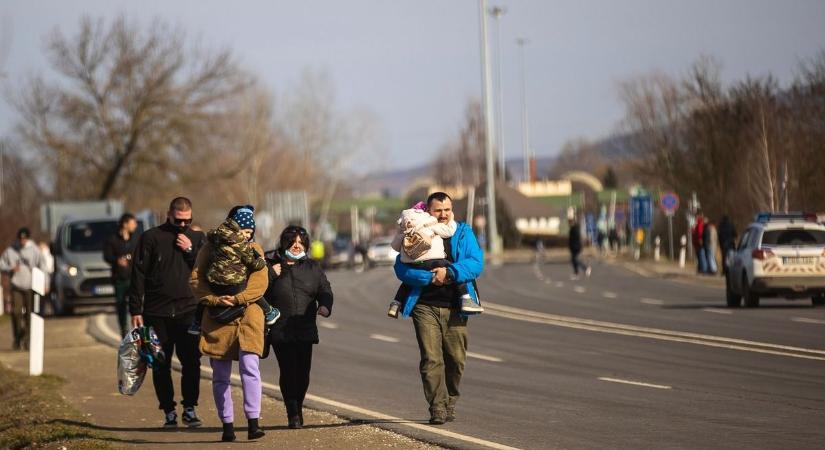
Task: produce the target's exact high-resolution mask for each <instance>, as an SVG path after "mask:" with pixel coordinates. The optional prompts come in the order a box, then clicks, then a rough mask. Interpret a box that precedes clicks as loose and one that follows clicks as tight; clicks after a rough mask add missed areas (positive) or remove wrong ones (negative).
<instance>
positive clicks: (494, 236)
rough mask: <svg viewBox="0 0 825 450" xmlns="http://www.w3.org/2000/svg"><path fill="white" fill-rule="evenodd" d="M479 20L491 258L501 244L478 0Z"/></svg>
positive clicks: (483, 7)
mask: <svg viewBox="0 0 825 450" xmlns="http://www.w3.org/2000/svg"><path fill="white" fill-rule="evenodd" d="M478 7H479V18H480V20H481V27H480V28H481V82H482V91H483V95H482V102H483V106H484V119H485V120H484V127H485V133H484V134H485V140H484V145H485V150H486V154H487V213H488V216H489V217H487V229H488V232H487V234H488V236H487V242H489V250H490V255H491V256H494V257H495V256H498V255H500V254H501V243H500V242H499V238H498V225H497V224H496V187H495V184H496V180H495V169H494V165H495V159H494V157H493V142H494V141H495V127H493V120H494V112H493V104H492V102H491V101H490V100H491V99H490V97H491V95H490V93H491V91H492V73H491V72H492V70H491V69H490V47H489V45H488V44H487V0H478Z"/></svg>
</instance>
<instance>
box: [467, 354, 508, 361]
mask: <svg viewBox="0 0 825 450" xmlns="http://www.w3.org/2000/svg"><path fill="white" fill-rule="evenodd" d="M467 357H468V358H475V359H480V360H482V361H490V362H498V363H500V362H504V360H503V359H501V358H496V357H495V356H487V355H482V354H481V353H473V352H467Z"/></svg>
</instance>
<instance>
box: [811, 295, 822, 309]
mask: <svg viewBox="0 0 825 450" xmlns="http://www.w3.org/2000/svg"><path fill="white" fill-rule="evenodd" d="M811 304H812V305H813V306H825V294H819V295H814V296H813V297H811Z"/></svg>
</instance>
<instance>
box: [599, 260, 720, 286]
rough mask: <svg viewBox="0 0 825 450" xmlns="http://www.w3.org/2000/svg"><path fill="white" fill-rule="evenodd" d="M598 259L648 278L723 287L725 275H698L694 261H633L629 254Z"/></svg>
mask: <svg viewBox="0 0 825 450" xmlns="http://www.w3.org/2000/svg"><path fill="white" fill-rule="evenodd" d="M598 258H599V260H600V261H602V262H605V263H607V264H613V265H616V266H620V267H624V268H625V269H627V270H630V271H631V272H634V273H636V274H638V275H641V276H644V277H650V278H664V279H668V280H674V281H679V282H682V283H690V284H694V285H695V284H700V285H703V286H709V287H716V288H724V287H725V277H723V276H721V274H719V273H717V274H716V275H699V274H698V273H696V266H695V264H694V263H691V262H687V263H686V264H685V267H683V268H682V267H679V264H678V263H677V262H674V261H670V260H667V259H664V258H663V259H661V260H659V261H654V260H653V259H650V258H643V259H640V260H638V261H635V260H634V259H633V257H632V256H631V255H629V254H619V255H617V256H607V257H598Z"/></svg>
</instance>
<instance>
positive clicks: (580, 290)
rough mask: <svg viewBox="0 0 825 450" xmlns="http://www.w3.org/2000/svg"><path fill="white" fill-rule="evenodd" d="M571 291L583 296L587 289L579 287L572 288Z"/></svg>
mask: <svg viewBox="0 0 825 450" xmlns="http://www.w3.org/2000/svg"><path fill="white" fill-rule="evenodd" d="M573 290H574V291H576V292H578V293H579V294H584V293H585V292H587V289H585V288H583V287H581V286H576V287H574V288H573Z"/></svg>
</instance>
